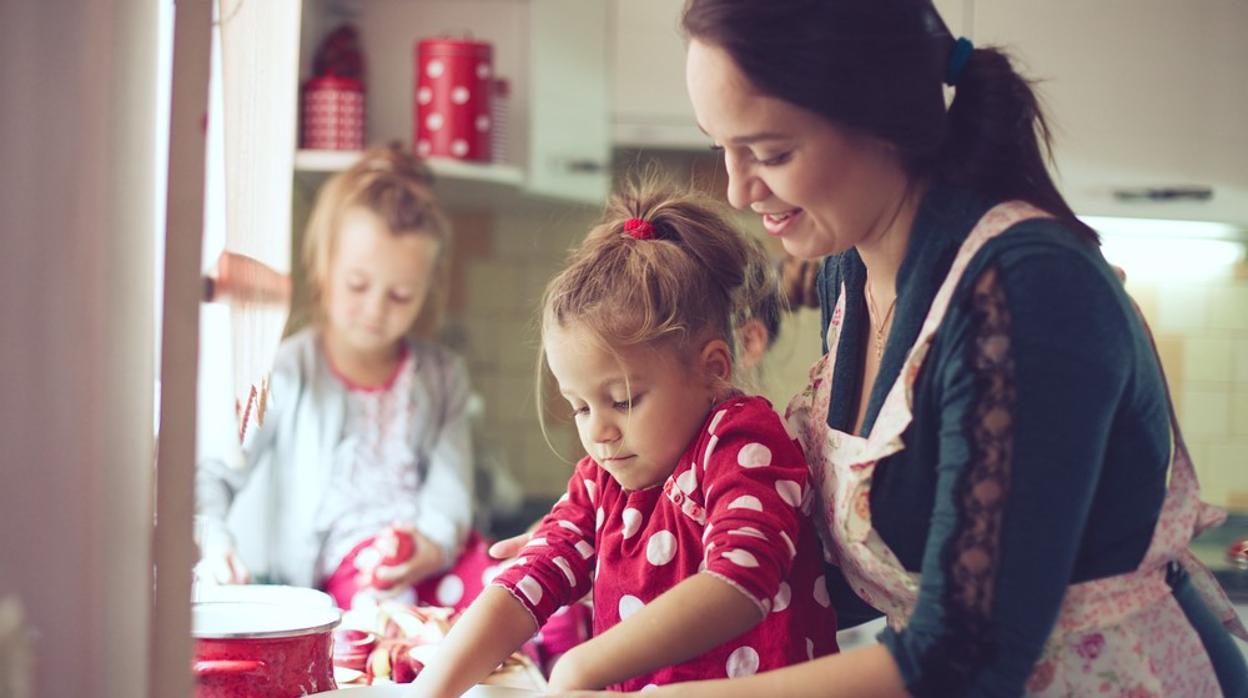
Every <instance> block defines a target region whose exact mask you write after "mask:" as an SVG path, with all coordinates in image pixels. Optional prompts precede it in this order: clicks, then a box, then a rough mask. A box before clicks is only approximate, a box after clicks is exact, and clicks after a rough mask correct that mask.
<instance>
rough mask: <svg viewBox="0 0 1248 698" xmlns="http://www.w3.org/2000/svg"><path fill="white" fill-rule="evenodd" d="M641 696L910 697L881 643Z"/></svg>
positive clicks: (579, 696)
mask: <svg viewBox="0 0 1248 698" xmlns="http://www.w3.org/2000/svg"><path fill="white" fill-rule="evenodd" d="M556 695H559V696H563V698H573V697H575V698H589V696H595V695H599V694H597V693H589V692H579V691H578V692H564V693H558V694H556ZM601 695H603V696H615V697H618V696H620V695H630V696H631V695H634V694H632V693H626V694H620V693H604V694H601ZM640 695H642V696H645V698H758V696H767V697H768V698H904V697H906V696H909V695H910V694H909V693H907V692H906V688H905V686H904V685H902V682H901V674H900V673H898V671H897V664H896V662H894V661H893V657H892V655H891V654H889V652H888V650H886V649H884V648H883V647H882V646H880V645H871V646H869V647H861V648H858V649H855V650H851V651H849V652H842V653H840V654H830V655H828V656H826V657H820V658H819V659H815V660H813V661H809V662H802V663H801V664H794V665H793V666H788V667H785V668H783V669H776V670H775V671H768V672H763V673H761V674H755V675H753V676H749V677H746V678H741V679H720V680H718V681H691V682H688V683H677V684H671V685H669V686H660V687H659V688H657V689H649V690H647V691H645V692H644V693H641V694H640Z"/></svg>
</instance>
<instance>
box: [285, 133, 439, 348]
mask: <svg viewBox="0 0 1248 698" xmlns="http://www.w3.org/2000/svg"><path fill="white" fill-rule="evenodd" d="M353 208H360V209H364V210H366V211H368V212H370V213H372V214H373V215H375V216H377V217H378V218H379V219H380V220H381V221H382V223H384V224H385V226H386V228H387V229H388V230H389V231H390V232H391V233H392V234H394V235H412V234H417V235H429V236H432V237H433V238H434V239H436V240H437V241H438V243H439V245H438V259H437V262H436V264H435V267H434V272H433V279H431V280H430V284H429V296H428V297H427V298H426V299H425V304H424V306H423V307H422V308H421V311H420V314H419V315H418V316H417V317H416V320H415V321H414V322H413V324H412V327H411V328H410V329H409V331H410V332H415V333H417V334H430V333H432V332H435V331H436V330H437V328H438V326H439V325H440V323H441V320H442V312H443V310H444V308H445V303H446V298H445V295H446V294H445V292H444V291H445V289H446V283H445V282H446V278H445V276H446V272H447V259H448V258H449V257H450V247H451V226H450V223H449V222H448V221H447V218H446V214H445V213H443V211H442V208H441V207H440V206H439V205H438V203H437V200H436V199H435V198H434V195H433V173H432V172H431V171H430V169H429V167H428V165H426V164H425V162H424V161H423V160H421V159H420V158H418V157H416V156H415V155H412V154H410V153H408V152H405V151H404V150H402V149H401V148H400V147H399V145H398V144H391V145H388V146H375V147H373V148H370V149H368V150H366V151H365V152H364V154H363V155H362V156H361V158H360V160H359V161H358V162H356V163H355V164H354V165H353V166H351V167H350V168H349V169H347V170H346V171H344V172H340V173H338V174H337V175H334V176H333V177H331V178H330V179H329V180H328V181H327V182H326V183H325V185H324V186H323V187H322V188H321V190H320V193H319V194H318V195H317V198H316V204H315V205H314V206H313V207H312V213H311V215H310V216H309V218H308V226H307V229H306V234H305V237H304V241H303V262H304V267H305V269H306V270H307V275H308V287H309V296H310V299H309V300H310V301H311V304H312V306H313V308H314V311H315V313H316V316H317V317H318V319H319V318H320V317H321V316H323V311H324V305H323V303H324V293H325V287H326V283H327V281H328V278H329V267H330V261H331V260H332V259H333V255H334V250H335V247H336V244H337V234H338V229H339V228H340V227H341V224H342V218H343V215H344V214H345V213H346V212H347V211H348V210H350V209H353Z"/></svg>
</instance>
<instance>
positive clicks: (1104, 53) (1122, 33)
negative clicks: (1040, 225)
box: [973, 0, 1248, 224]
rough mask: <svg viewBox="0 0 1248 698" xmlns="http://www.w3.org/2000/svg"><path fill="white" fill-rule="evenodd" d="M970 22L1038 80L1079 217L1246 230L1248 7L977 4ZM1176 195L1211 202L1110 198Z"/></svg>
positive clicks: (1166, 1) (1204, 2) (1222, 3)
mask: <svg viewBox="0 0 1248 698" xmlns="http://www.w3.org/2000/svg"><path fill="white" fill-rule="evenodd" d="M973 25H974V39H975V42H976V43H977V44H979V45H987V44H1000V45H1004V46H1005V47H1007V48H1009V49H1011V50H1012V51H1013V53H1014V54H1016V55H1017V56H1018V58H1019V59H1020V61H1021V62H1022V64H1023V67H1024V69H1025V74H1026V75H1028V76H1029V77H1031V78H1034V79H1038V80H1039V81H1040V82H1039V91H1040V93H1041V96H1042V98H1043V100H1044V105H1045V107H1046V109H1047V111H1048V113H1049V115H1050V124H1051V126H1052V127H1053V128H1054V131H1055V134H1054V135H1055V145H1056V147H1055V157H1056V164H1057V168H1058V174H1059V175H1060V186H1061V187H1062V190H1063V193H1064V194H1066V196H1067V198H1068V199H1069V200H1070V202H1071V204H1072V206H1073V207H1074V208H1075V210H1076V212H1078V213H1080V214H1093V215H1118V216H1137V217H1149V218H1176V219H1195V220H1215V221H1226V222H1232V223H1238V224H1246V223H1248V130H1246V129H1245V128H1244V123H1246V122H1248V80H1246V79H1245V78H1244V75H1243V71H1244V68H1245V67H1248V42H1245V41H1244V40H1243V33H1244V31H1245V30H1248V2H1244V1H1243V0H1192V1H1191V2H1173V1H1172V0H1098V1H1097V2H1086V0H1046V1H1045V2H1042V3H1037V2H1034V1H1033V0H979V2H976V3H974V20H973ZM1175 187H1208V188H1210V189H1212V193H1213V196H1212V199H1211V200H1209V201H1205V202H1192V201H1182V200H1180V201H1171V202H1168V203H1166V202H1157V201H1151V200H1144V201H1124V200H1122V199H1121V198H1120V197H1119V196H1118V195H1116V194H1115V192H1118V191H1121V192H1124V193H1129V192H1133V191H1136V192H1138V191H1140V190H1165V189H1168V188H1175Z"/></svg>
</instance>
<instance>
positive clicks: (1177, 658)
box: [787, 202, 1248, 696]
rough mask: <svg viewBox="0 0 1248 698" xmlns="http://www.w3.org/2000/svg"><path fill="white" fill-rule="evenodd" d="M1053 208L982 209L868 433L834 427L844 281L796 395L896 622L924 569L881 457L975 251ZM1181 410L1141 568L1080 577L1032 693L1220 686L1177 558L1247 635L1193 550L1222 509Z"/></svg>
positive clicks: (819, 493) (852, 546)
mask: <svg viewBox="0 0 1248 698" xmlns="http://www.w3.org/2000/svg"><path fill="white" fill-rule="evenodd" d="M1046 215H1047V214H1045V213H1044V212H1042V211H1039V210H1038V209H1035V208H1034V207H1031V206H1029V205H1027V204H1025V203H1022V202H1008V203H1004V204H1000V205H998V206H996V207H994V208H992V209H991V210H989V211H988V212H987V213H986V214H985V215H984V216H983V218H982V219H981V220H980V221H979V223H978V224H977V225H976V227H975V229H974V230H972V231H971V233H970V235H969V236H968V237H967V239H966V241H965V242H964V243H963V245H962V247H961V249H959V251H958V255H957V257H956V258H955V260H954V262H953V264H952V266H951V267H950V270H949V273H948V275H947V276H946V278H945V280H944V282H943V283H942V285H941V287H940V289H939V291H938V292H937V294H936V296H935V299H934V300H933V302H932V305H931V308H930V310H929V311H928V314H927V317H926V318H925V320H924V323H923V326H922V329H921V330H920V332H919V336H918V339H917V341H916V342H915V343H914V345H913V346H912V347H911V348H910V350H909V352H908V354H907V357H906V361H905V363H904V365H903V366H902V370H901V372H900V374H899V377H898V379H897V381H896V383H894V384H893V386H892V388H891V390H890V391H889V393H888V395H887V397H886V398H885V400H884V404H883V406H882V407H881V409H880V412H879V415H878V417H877V418H876V421H875V424H874V426H873V427H872V429H871V432H870V433H869V434H868V435H867V436H866V437H865V438H864V437H861V436H857V435H854V434H849V433H845V432H842V431H838V430H835V429H832V428H830V427H829V426H828V425H827V422H826V420H825V416H826V415H827V414H828V409H829V403H830V399H831V377H832V375H833V371H834V368H835V364H836V349H837V346H838V341H837V340H838V339H839V334H840V329H841V324H842V320H843V318H844V314H845V298H846V294H845V293H844V291H843V290H842V292H841V294H840V297H839V300H838V302H837V305H836V307H835V309H834V310H833V313H832V316H831V320H830V323H829V325H828V336H827V346H828V348H829V351H828V354H826V355H825V356H823V357H822V358H821V359H819V361H817V362H816V363H815V365H814V366H813V367H812V369H811V373H810V383H809V385H808V386H807V389H806V390H805V391H804V392H803V393H802V394H800V395H798V396H797V397H795V398H794V399H793V401H792V402H791V403H790V405H789V409H788V412H787V417H788V420H789V424H790V427H791V428H792V429H793V431H794V433H796V434H797V435H798V439H799V441H800V442H801V443H802V445H803V447H804V449H805V451H806V456H807V460H808V462H809V463H810V467H811V470H812V482H813V484H814V485H815V489H816V500H817V502H816V503H817V506H815V511H814V512H813V515H814V516H815V517H816V519H817V521H818V525H817V530H818V531H819V533H820V536H821V538H822V539H823V542H824V546H825V553H826V555H827V556H828V558H829V561H830V562H832V563H833V564H836V565H838V566H839V567H840V568H841V569H842V571H843V572H844V575H845V577H846V579H847V580H848V581H849V582H850V584H852V585H853V588H854V590H855V591H856V592H857V593H858V595H859V596H861V597H862V598H863V600H865V601H866V602H867V603H869V604H871V605H872V606H874V607H876V608H878V609H879V610H881V611H883V612H884V613H885V615H886V616H887V617H888V622H889V624H890V625H891V626H892V627H894V628H898V629H899V628H904V627H905V624H906V621H907V619H908V617H909V615H910V612H911V610H912V609H913V608H914V605H915V602H916V599H917V596H918V589H919V578H918V576H917V575H915V574H912V573H910V572H908V571H907V570H906V569H905V568H904V567H903V566H902V565H901V563H900V562H899V561H898V560H897V558H896V556H895V555H894V554H893V553H892V551H891V550H889V548H888V546H887V544H885V542H884V541H883V539H882V538H881V537H880V535H879V534H878V533H877V532H876V531H875V530H874V528H873V527H872V524H871V510H870V491H871V480H872V473H873V471H874V469H875V465H876V463H878V462H879V461H880V460H882V459H884V458H886V457H887V456H889V455H892V454H894V453H897V452H898V451H900V450H902V449H903V448H905V444H904V443H903V442H902V440H901V435H902V433H903V432H904V431H905V429H906V427H907V426H908V425H909V424H910V421H911V419H912V405H913V399H914V394H913V386H914V383H915V379H916V377H917V376H918V374H919V370H920V368H921V367H922V365H923V360H924V358H925V357H926V356H927V352H928V350H929V348H930V346H931V343H932V340H933V338H934V336H935V334H936V331H937V329H938V328H939V327H940V324H941V321H942V320H943V318H944V316H945V312H946V310H947V309H948V307H949V302H950V298H951V297H952V295H953V293H954V290H955V288H956V287H957V286H958V282H959V280H960V279H961V277H962V274H963V272H964V271H965V270H966V267H967V265H968V264H969V263H970V261H971V259H972V258H973V257H974V256H975V253H976V252H977V251H978V250H979V249H980V248H981V247H982V246H983V245H984V244H985V243H986V242H987V241H988V240H990V239H992V238H993V237H995V236H997V235H999V234H1001V233H1003V232H1004V231H1006V230H1007V229H1008V228H1010V227H1011V226H1012V225H1014V224H1015V223H1018V222H1020V221H1023V220H1026V219H1030V218H1036V217H1043V216H1046ZM1171 421H1172V436H1173V438H1172V442H1173V444H1174V448H1173V456H1172V462H1171V467H1170V470H1171V477H1170V484H1169V489H1168V491H1167V493H1166V497H1165V501H1164V504H1163V507H1162V512H1161V515H1160V517H1159V520H1158V523H1157V526H1156V529H1155V531H1154V534H1153V538H1152V541H1151V543H1150V547H1149V549H1148V552H1147V553H1146V554H1145V556H1144V559H1143V561H1142V562H1141V564H1140V566H1139V568H1138V569H1137V570H1136V571H1135V572H1132V573H1129V574H1124V575H1118V576H1114V577H1108V578H1103V579H1097V580H1093V581H1090V582H1085V583H1080V584H1075V585H1072V586H1071V587H1069V589H1068V591H1067V594H1066V596H1065V598H1064V600H1063V603H1062V607H1061V610H1060V613H1059V618H1058V621H1057V624H1056V626H1055V627H1054V629H1053V632H1052V634H1051V636H1050V637H1049V640H1048V642H1047V643H1046V645H1045V647H1044V650H1043V653H1042V656H1041V660H1040V661H1039V662H1038V663H1037V664H1036V666H1035V668H1034V670H1033V673H1032V675H1031V677H1030V679H1029V680H1028V682H1027V691H1028V694H1029V695H1037V696H1082V695H1101V694H1116V695H1123V696H1128V695H1129V696H1148V695H1158V696H1161V695H1165V696H1180V695H1181V696H1217V695H1221V691H1220V688H1219V686H1218V683H1217V679H1216V676H1215V674H1214V671H1213V667H1212V665H1211V663H1210V660H1209V658H1208V656H1207V654H1206V652H1205V650H1204V646H1203V645H1202V643H1201V640H1200V638H1199V637H1198V636H1197V634H1196V633H1195V631H1194V630H1193V629H1192V627H1191V625H1190V623H1189V622H1188V621H1187V618H1186V616H1185V615H1184V613H1183V610H1182V609H1181V608H1180V607H1179V605H1178V603H1177V602H1176V601H1175V599H1174V596H1173V594H1172V591H1171V589H1170V587H1169V585H1168V584H1167V583H1166V571H1167V567H1168V566H1169V565H1172V564H1182V565H1183V567H1184V568H1186V569H1187V571H1188V572H1189V574H1191V576H1192V580H1193V582H1194V583H1195V585H1196V587H1197V588H1198V589H1200V590H1201V592H1202V595H1203V596H1204V597H1205V599H1206V603H1207V604H1209V606H1210V608H1211V609H1212V610H1213V611H1214V612H1215V613H1216V614H1217V615H1218V617H1219V618H1220V619H1221V620H1222V621H1223V622H1224V623H1225V624H1226V625H1227V627H1228V628H1231V629H1232V630H1233V631H1234V632H1235V633H1236V634H1238V635H1240V636H1241V637H1245V638H1246V639H1248V633H1245V631H1244V628H1243V627H1242V625H1240V624H1239V621H1238V618H1237V616H1236V615H1235V612H1234V608H1233V607H1232V606H1231V605H1230V603H1229V601H1228V600H1227V598H1226V595H1225V594H1224V593H1223V592H1222V590H1221V588H1220V587H1218V585H1217V584H1216V582H1215V581H1214V580H1213V579H1212V575H1211V574H1210V573H1209V571H1208V570H1207V569H1205V568H1204V567H1203V566H1202V565H1201V564H1200V563H1199V562H1198V561H1196V560H1195V559H1194V558H1193V557H1192V556H1191V554H1190V553H1189V552H1188V551H1187V545H1188V543H1189V542H1190V541H1191V539H1192V538H1193V537H1194V536H1195V535H1196V534H1197V533H1199V532H1200V531H1202V530H1204V529H1205V528H1207V527H1208V526H1210V525H1215V524H1216V523H1218V522H1219V521H1220V518H1221V517H1222V516H1223V514H1222V513H1221V512H1219V511H1218V510H1216V509H1214V508H1212V507H1209V506H1207V505H1205V504H1203V503H1201V502H1200V500H1199V497H1198V495H1199V488H1198V486H1197V482H1196V475H1195V471H1194V470H1193V468H1192V465H1191V461H1190V459H1189V458H1188V455H1187V450H1186V448H1185V446H1184V444H1183V441H1182V436H1181V434H1180V432H1179V430H1178V425H1177V422H1175V421H1174V419H1173V415H1172V418H1171Z"/></svg>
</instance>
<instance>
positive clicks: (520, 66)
mask: <svg viewBox="0 0 1248 698" xmlns="http://www.w3.org/2000/svg"><path fill="white" fill-rule="evenodd" d="M344 21H347V22H351V23H353V24H354V25H355V26H356V27H357V29H358V30H359V32H360V42H361V45H362V47H363V52H364V60H365V70H366V79H367V93H366V102H365V110H366V123H365V138H366V140H367V141H368V142H370V143H386V142H390V141H396V140H397V141H400V142H403V143H405V144H410V143H411V142H412V130H413V129H412V123H413V122H412V108H413V94H412V93H413V89H414V75H413V69H414V64H415V59H416V44H417V42H418V41H419V40H420V39H422V38H427V37H433V36H461V37H462V36H471V37H472V38H475V39H479V40H484V41H488V42H490V43H491V44H492V45H493V48H494V70H495V74H496V75H498V76H499V77H501V78H505V79H507V80H508V82H509V83H510V85H509V86H510V98H509V102H508V123H507V125H506V128H507V137H508V148H507V154H506V161H505V162H504V163H499V164H493V163H489V164H477V163H466V162H460V161H451V160H441V159H438V158H433V159H431V161H430V164H431V166H432V167H433V169H434V172H435V174H437V175H438V176H439V178H440V179H441V180H442V181H443V182H444V183H446V184H447V185H448V187H451V188H453V187H455V186H457V185H456V183H457V182H462V183H464V184H465V185H466V187H467V188H468V189H471V190H472V192H473V195H472V197H471V198H473V199H475V200H476V201H477V203H478V204H479V205H483V206H486V207H488V206H490V205H491V201H490V200H489V199H492V198H494V197H492V196H490V195H489V194H490V193H491V192H494V193H497V194H498V195H499V196H498V197H497V201H498V202H506V201H508V200H509V198H508V192H509V191H510V192H514V191H515V190H516V189H517V188H519V189H524V190H527V191H530V192H533V193H538V194H542V195H548V196H553V197H557V198H563V199H569V200H579V201H590V202H601V201H602V200H603V199H604V198H605V196H606V192H607V188H608V186H609V178H608V175H607V173H608V170H609V168H608V159H609V153H610V144H609V139H608V135H607V126H606V124H607V89H606V83H605V80H604V77H605V75H606V45H607V40H606V34H607V20H606V0H305V2H304V18H303V26H302V36H301V42H300V79H301V80H303V79H306V78H307V77H308V76H309V74H310V73H311V64H312V58H313V55H314V54H315V52H316V48H317V46H318V45H319V43H320V41H321V40H322V38H323V37H324V36H325V34H326V33H328V32H329V31H330V30H332V29H333V28H334V27H336V26H337V25H338V24H339V23H341V22H344ZM352 159H353V158H352V156H351V155H345V156H344V155H341V154H334V153H323V152H302V153H299V154H297V156H296V159H295V170H296V172H297V173H307V174H308V175H309V177H310V179H311V180H312V181H313V182H315V181H317V179H318V178H319V176H320V175H319V174H317V173H324V172H326V171H334V170H337V169H341V168H342V167H344V166H346V165H348V164H349V163H350V162H351V161H352ZM482 185H484V186H482ZM478 192H484V193H486V194H487V196H486V197H485V198H484V199H483V198H482V197H481V196H479V195H478ZM453 198H454V197H453Z"/></svg>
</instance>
